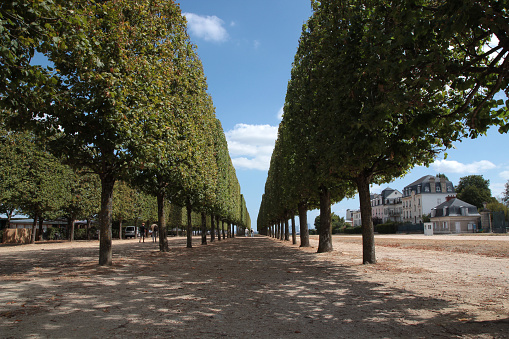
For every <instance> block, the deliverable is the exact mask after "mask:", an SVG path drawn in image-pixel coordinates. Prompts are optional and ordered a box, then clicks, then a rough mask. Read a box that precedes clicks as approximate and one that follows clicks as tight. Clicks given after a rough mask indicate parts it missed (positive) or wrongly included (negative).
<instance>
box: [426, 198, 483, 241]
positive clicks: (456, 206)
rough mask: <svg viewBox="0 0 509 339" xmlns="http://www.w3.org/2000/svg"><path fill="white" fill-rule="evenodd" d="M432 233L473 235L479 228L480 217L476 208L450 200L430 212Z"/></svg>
mask: <svg viewBox="0 0 509 339" xmlns="http://www.w3.org/2000/svg"><path fill="white" fill-rule="evenodd" d="M431 222H432V223H433V233H435V234H437V233H473V232H475V231H476V230H477V228H478V227H479V223H480V222H481V215H480V214H479V212H478V211H477V207H476V206H474V205H471V204H469V203H466V202H464V201H462V200H460V199H457V198H452V199H447V201H445V202H443V203H441V204H440V205H438V206H436V207H435V208H433V209H432V210H431Z"/></svg>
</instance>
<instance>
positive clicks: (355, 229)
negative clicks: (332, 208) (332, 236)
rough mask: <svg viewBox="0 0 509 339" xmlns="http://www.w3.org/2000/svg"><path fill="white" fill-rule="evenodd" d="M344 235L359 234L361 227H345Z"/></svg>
mask: <svg viewBox="0 0 509 339" xmlns="http://www.w3.org/2000/svg"><path fill="white" fill-rule="evenodd" d="M345 233H346V234H361V233H362V228H361V226H355V227H347V228H345Z"/></svg>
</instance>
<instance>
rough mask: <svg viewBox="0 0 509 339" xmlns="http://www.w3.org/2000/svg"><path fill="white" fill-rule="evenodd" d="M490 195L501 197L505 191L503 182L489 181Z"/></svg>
mask: <svg viewBox="0 0 509 339" xmlns="http://www.w3.org/2000/svg"><path fill="white" fill-rule="evenodd" d="M490 190H491V195H492V196H493V197H501V196H502V193H503V192H504V191H505V184H504V183H493V184H492V183H490Z"/></svg>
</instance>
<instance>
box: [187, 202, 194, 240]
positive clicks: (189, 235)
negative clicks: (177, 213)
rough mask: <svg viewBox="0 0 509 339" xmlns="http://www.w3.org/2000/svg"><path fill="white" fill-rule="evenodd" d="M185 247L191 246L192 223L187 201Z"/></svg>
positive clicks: (189, 205)
mask: <svg viewBox="0 0 509 339" xmlns="http://www.w3.org/2000/svg"><path fill="white" fill-rule="evenodd" d="M186 235H187V248H192V247H193V223H192V220H191V204H190V203H189V202H188V203H187V232H186Z"/></svg>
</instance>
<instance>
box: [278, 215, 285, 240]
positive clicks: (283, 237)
mask: <svg viewBox="0 0 509 339" xmlns="http://www.w3.org/2000/svg"><path fill="white" fill-rule="evenodd" d="M284 226H285V224H284V222H283V221H281V220H279V230H280V234H279V240H281V241H283V240H284V239H285V227H284Z"/></svg>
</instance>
